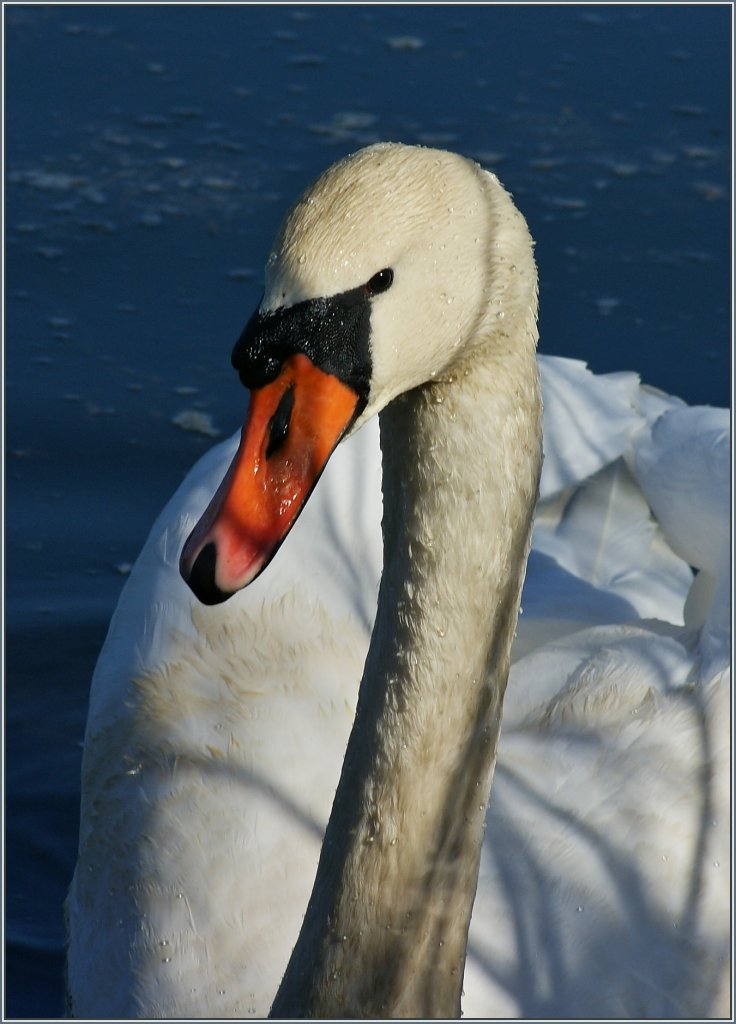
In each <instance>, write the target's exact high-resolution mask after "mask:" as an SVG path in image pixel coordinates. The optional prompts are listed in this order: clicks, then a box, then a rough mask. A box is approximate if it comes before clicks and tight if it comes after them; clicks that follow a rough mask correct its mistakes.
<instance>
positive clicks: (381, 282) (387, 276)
mask: <svg viewBox="0 0 736 1024" xmlns="http://www.w3.org/2000/svg"><path fill="white" fill-rule="evenodd" d="M393 281H394V272H393V270H392V269H391V267H386V268H385V269H384V270H379V271H378V273H377V274H374V275H373V277H372V278H371V279H370V281H369V282H368V284H367V285H366V286H365V290H366V292H367V293H368V295H369V296H373V295H380V294H381V292H386V291H388V289H389V288H390V287H391V285H392V284H393Z"/></svg>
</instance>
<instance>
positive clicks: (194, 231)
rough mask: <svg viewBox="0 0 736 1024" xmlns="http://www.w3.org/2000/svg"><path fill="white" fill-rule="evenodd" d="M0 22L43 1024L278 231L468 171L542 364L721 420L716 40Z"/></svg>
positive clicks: (313, 10)
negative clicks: (105, 748)
mask: <svg viewBox="0 0 736 1024" xmlns="http://www.w3.org/2000/svg"><path fill="white" fill-rule="evenodd" d="M4 16H5V29H6V35H5V47H6V50H5V54H6V82H5V84H6V115H7V124H6V256H7V277H6V310H5V314H6V321H5V326H6V349H5V360H6V380H5V399H6V508H7V522H6V558H7V570H6V719H5V725H6V734H5V739H6V938H7V949H6V956H7V959H6V1005H5V1011H6V1014H7V1015H10V1016H38V1017H49V1016H58V1015H60V1014H61V1013H62V1012H63V977H62V972H63V923H62V913H61V904H62V900H63V898H64V894H65V890H66V886H67V884H68V881H69V878H70V876H71V873H72V870H73V865H74V859H75V846H76V830H77V814H78V790H79V783H78V776H79V766H80V758H81V746H80V744H81V739H82V735H83V729H84V719H85V709H86V700H87V690H88V685H89V678H90V675H91V672H92V668H93V665H94V661H95V658H96V656H97V653H98V651H99V648H100V644H101V642H102V640H103V637H104V634H105V630H106V624H107V621H108V618H109V616H110V613H111V611H112V608H113V607H114V603H115V600H116V598H117V595H118V593H119V591H120V588H121V586H122V584H123V582H124V576H125V571H126V565H129V563H130V562H132V561H133V560H134V559H135V556H136V553H137V551H138V550H139V548H140V546H141V544H142V542H143V540H144V538H145V535H146V533H147V530H148V528H149V526H150V524H151V523H152V521H153V519H154V517H155V515H156V514H157V512H158V511H159V509H160V507H161V506H162V505H163V503H164V501H165V500H166V499H167V497H168V496H169V495H170V493H171V492H172V491H173V489H174V488H175V487H176V485H177V484H178V483H179V481H180V480H181V479H182V477H183V476H184V474H185V473H186V471H187V469H188V467H189V466H190V465H191V464H192V463H193V462H194V460H195V459H196V458H197V456H198V455H200V454H201V453H202V452H203V451H204V450H205V449H206V448H207V447H208V446H209V445H210V444H211V443H212V438H211V437H209V436H206V432H207V431H208V430H209V429H210V427H211V429H212V430H213V431H214V430H218V431H220V432H221V433H222V435H223V436H224V435H226V434H228V433H230V432H232V431H233V430H234V429H235V428H236V427H237V426H238V422H239V417H240V414H241V411H242V408H243V397H244V396H243V393H242V391H241V390H240V387H239V385H238V383H237V380H236V379H235V377H234V374H233V373H232V371H231V370H230V369H229V353H230V348H231V345H232V343H233V341H234V340H235V338H236V336H237V334H238V333H239V331H240V328H241V327H242V326H243V324H244V322H245V320H246V319H247V317H248V315H249V314H250V312H251V311H252V309H253V307H254V305H255V304H256V303H257V301H258V298H259V294H260V287H261V285H260V274H261V266H262V263H263V260H264V258H265V256H266V254H267V252H268V246H269V242H270V240H271V237H272V234H273V232H274V230H275V228H276V226H277V224H278V221H279V219H280V216H281V214H282V213H283V211H284V209H285V207H286V205H287V204H288V203H289V201H290V200H291V199H293V198H294V196H295V195H296V193H297V192H298V191H299V190H300V189H301V188H302V187H303V186H304V184H306V182H307V181H308V180H309V179H311V178H312V177H313V176H314V175H315V174H316V173H317V172H318V171H320V170H321V169H322V168H323V167H325V166H326V165H327V164H329V163H331V162H332V161H333V160H335V159H337V158H338V157H340V156H342V155H343V154H345V153H346V152H349V151H351V150H353V149H355V148H358V147H359V146H360V145H362V144H364V143H367V142H371V141H374V140H376V139H396V140H402V141H406V142H421V143H425V144H430V145H437V146H442V147H446V148H451V149H455V150H458V151H460V152H463V153H465V154H467V155H469V156H472V157H474V158H476V159H478V160H480V161H481V162H482V163H484V164H485V165H487V166H491V167H493V168H494V169H496V170H497V172H498V174H499V176H500V178H501V180H502V181H504V183H505V184H506V185H507V186H508V187H509V188H510V189H511V190H512V191H513V193H514V195H515V196H516V199H517V202H518V204H519V206H520V207H521V209H522V210H523V212H524V214H525V215H526V217H527V219H528V221H529V223H530V226H531V229H532V233H533V235H534V236H535V238H536V239H537V258H538V262H539V266H540V273H541V333H542V344H541V348H542V350H543V351H545V352H549V353H556V354H561V355H569V356H577V357H580V358H584V359H586V360H587V361H588V362H589V364H590V365H591V366H592V367H593V368H594V369H595V370H597V371H610V370H619V369H635V370H638V371H639V372H640V374H641V375H642V378H643V379H644V380H645V381H646V382H647V383H650V384H653V385H656V386H658V387H660V388H663V389H665V390H667V391H669V392H672V393H675V394H679V395H680V396H682V397H683V398H685V399H686V400H687V401H689V402H691V403H709V404H715V405H727V404H728V401H729V379H730V280H731V279H730V267H729V259H730V250H729V246H730V229H731V224H730V205H729V202H730V192H729V190H730V145H731V139H730V96H731V85H730V53H731V26H730V18H731V10H730V5H722V6H707V5H698V4H693V5H689V6H677V7H676V6H668V5H653V6H649V7H645V6H637V5H634V6H595V7H593V6H588V7H577V6H567V7H556V6H549V7H534V6H525V5H522V6H496V5H493V6H488V7H478V6H475V7H469V6H463V5H461V4H454V5H451V6H440V7H423V6H422V7H412V6H409V5H403V6H398V7H371V6H358V7H342V6H331V5H327V6H322V7H297V6H293V5H284V6H270V7H267V6H256V7H249V6H235V5H226V6H215V7H205V6H198V5H197V6H187V7H180V6H173V5H171V6H166V5H157V6H141V7H139V6H111V7H103V6H98V5H90V6H66V5H52V6H48V7H34V6H17V5H6V6H5V8H4ZM184 411H189V412H192V411H194V412H199V413H203V414H207V415H209V417H210V420H207V419H204V420H202V421H201V423H202V425H203V426H204V430H205V433H204V434H203V433H202V432H201V430H200V431H199V432H197V431H191V430H189V431H186V430H184V429H182V427H181V426H180V425H179V426H177V424H176V422H175V420H176V419H177V417H178V415H179V414H180V413H182V412H184ZM208 424H209V426H208ZM195 425H196V421H195Z"/></svg>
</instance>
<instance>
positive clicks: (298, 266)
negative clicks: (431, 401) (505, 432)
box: [180, 143, 536, 604]
mask: <svg viewBox="0 0 736 1024" xmlns="http://www.w3.org/2000/svg"><path fill="white" fill-rule="evenodd" d="M531 251H532V250H531V241H530V239H529V235H528V232H527V229H526V224H525V222H524V220H523V218H522V217H521V215H520V214H519V213H518V211H517V210H516V208H515V207H514V205H513V203H512V202H511V201H510V199H509V197H508V196H507V194H506V193H505V192H504V190H503V188H502V186H501V185H500V184H499V182H498V180H497V179H496V177H495V176H494V175H492V174H490V173H489V172H487V171H483V170H482V169H481V168H480V167H479V166H478V165H477V164H475V163H473V162H472V161H470V160H467V159H465V158H464V157H461V156H458V155H456V154H453V153H448V152H444V151H440V150H432V149H426V148H423V147H416V146H405V145H400V144H393V143H379V144H377V145H374V146H369V147H367V148H366V149H362V150H360V151H359V152H357V153H355V154H353V155H351V156H349V157H346V158H345V159H343V160H341V161H339V162H338V163H336V164H335V165H333V166H332V167H330V168H329V169H328V170H326V171H325V172H324V173H323V174H322V175H321V176H320V177H319V178H318V179H317V180H316V181H315V182H314V183H313V184H312V185H310V186H309V187H308V188H307V189H306V191H305V192H304V193H303V194H302V196H301V197H300V198H299V199H298V200H297V202H296V203H295V204H294V206H293V207H292V208H291V210H290V211H289V212H288V214H287V215H286V217H285V219H284V222H283V224H282V225H281V228H280V229H279V231H278V233H277V236H276V239H275V242H274V245H273V249H272V252H271V254H270V255H269V257H268V260H267V262H266V269H265V289H264V295H263V299H262V301H261V304H260V306H259V308H258V309H257V310H256V311H255V313H254V314H253V316H252V317H251V319H250V320H249V322H248V324H247V325H246V327H245V329H244V330H243V333H242V334H241V337H240V338H239V340H238V342H237V343H236V345H235V348H234V350H233V356H232V361H233V365H234V367H235V368H236V369H237V371H238V373H239V375H240V378H241V380H242V381H243V383H244V384H245V386H246V387H247V388H249V389H250V391H251V400H250V405H249V411H248V417H247V419H246V423H245V426H244V428H243V434H242V438H241V444H240V448H239V450H238V453H237V455H236V457H235V459H234V461H233V464H232V465H231V467H230V469H229V470H228V473H227V475H226V477H225V479H224V480H223V482H222V484H221V486H220V488H219V489H218V491H217V493H216V494H215V496H214V498H213V499H212V502H211V503H210V506H209V507H208V509H207V510H206V511H205V513H204V515H203V517H202V519H201V520H200V522H199V523H198V524H197V526H196V527H195V529H194V531H193V532H192V534H191V535H190V537H189V539H188V540H187V542H186V544H185V546H184V549H183V551H182V556H181V561H180V568H181V572H182V575H183V577H184V579H185V580H186V581H187V583H189V585H190V586H191V587H192V589H193V590H194V592H195V594H196V595H197V596H198V597H199V598H200V600H202V601H203V602H204V603H208V604H213V603H217V602H219V601H222V600H225V599H226V598H227V597H228V596H230V595H231V594H232V593H234V592H235V591H236V590H239V589H240V588H241V587H243V586H245V585H246V584H247V583H249V582H251V581H252V580H253V579H254V578H255V577H256V576H257V575H258V574H259V573H260V572H261V571H262V570H263V568H265V566H266V565H267V564H268V562H269V561H270V559H271V557H272V556H273V554H274V553H275V551H276V550H277V548H278V546H279V545H280V543H281V541H282V540H283V539H284V537H285V536H286V534H287V533H288V530H289V529H290V528H291V526H292V525H293V522H294V521H295V519H296V517H297V515H298V514H299V511H300V510H301V508H302V507H303V505H304V503H305V501H306V499H307V497H308V496H309V493H310V492H311V490H312V488H313V487H314V485H315V484H316V481H317V479H318V477H319V475H320V473H321V472H322V470H323V468H324V466H325V465H326V462H327V460H328V459H329V456H330V454H331V453H332V451H333V450H334V448H335V447H336V445H337V444H338V442H339V441H340V439H341V438H342V437H344V436H345V435H347V434H348V433H350V432H351V431H353V430H355V429H357V427H359V426H360V425H361V424H362V423H363V422H364V421H365V420H366V419H368V418H369V417H371V416H373V415H375V414H376V413H378V412H380V411H381V409H383V408H384V407H385V406H386V405H387V404H388V403H389V402H390V401H392V400H393V399H394V398H396V397H397V396H398V395H400V394H402V393H404V392H407V391H410V390H412V389H414V388H416V387H418V386H420V385H422V384H425V383H427V382H428V381H431V380H434V379H436V378H438V377H441V376H442V375H443V374H445V373H449V372H451V371H452V370H453V368H454V367H455V366H456V365H457V363H458V362H460V361H461V360H463V359H467V358H468V357H469V356H471V357H472V351H471V350H472V348H473V346H474V345H477V344H480V343H483V344H484V345H485V346H486V347H488V345H489V344H490V345H493V342H494V328H493V316H494V312H493V310H494V307H497V308H495V316H498V317H500V318H503V317H505V316H507V315H510V316H511V317H513V316H514V315H515V314H516V313H520V314H523V315H525V316H528V314H529V307H530V306H532V307H534V309H535V308H536V273H535V269H534V262H533V258H532V255H531ZM510 269H513V271H514V287H513V288H509V287H508V284H509V281H508V280H507V279H508V275H509V273H510ZM520 282H521V288H519V283H520ZM517 307H518V308H517ZM507 326H508V322H507ZM497 333H498V344H499V346H500V347H502V344H503V343H502V341H501V339H502V338H505V339H508V337H509V332H508V331H503V332H502V331H498V332H497Z"/></svg>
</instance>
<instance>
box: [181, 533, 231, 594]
mask: <svg viewBox="0 0 736 1024" xmlns="http://www.w3.org/2000/svg"><path fill="white" fill-rule="evenodd" d="M216 567H217V548H216V547H215V544H214V541H210V543H209V544H205V546H204V547H203V548H202V550H201V551H200V552H199V554H198V555H197V557H196V558H195V559H194V562H193V563H192V567H191V569H190V570H189V571H188V573H187V570H186V568H185V567H184V566H181V574H182V576H183V577H184V581H185V583H187V584H188V585H189V587H190V589H191V590H192V592H193V593H194V595H195V597H197V598H198V599H199V600H200V601H201V602H202V604H206V605H215V604H222V603H223V601H227V599H228V598H229V597H232V593H231V592H229V591H225V590H220V588H219V587H218V586H217V583H216V582H215V570H216Z"/></svg>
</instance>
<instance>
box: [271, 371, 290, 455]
mask: <svg viewBox="0 0 736 1024" xmlns="http://www.w3.org/2000/svg"><path fill="white" fill-rule="evenodd" d="M293 408H294V385H293V384H292V385H291V386H290V387H288V388H287V389H286V391H284V393H283V395H282V396H281V401H280V402H279V404H278V406H277V407H276V412H275V413H274V414H273V416H272V417H271V419H270V420H269V421H268V445H267V446H266V458H267V459H270V458H271V456H272V455H273V454H274V452H277V451H278V450H279V448H281V447H283V445H284V444H285V443H286V438H287V437H288V436H289V423H290V422H291V413H292V410H293Z"/></svg>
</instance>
